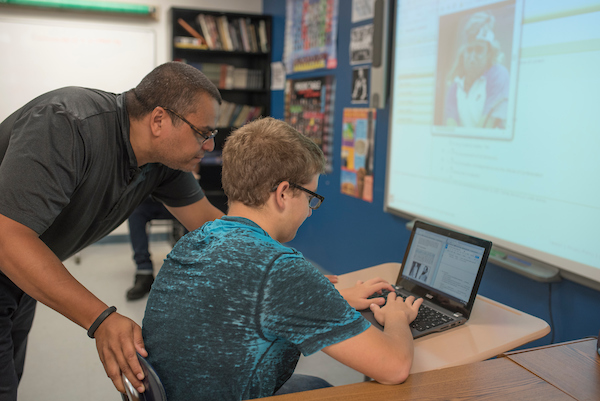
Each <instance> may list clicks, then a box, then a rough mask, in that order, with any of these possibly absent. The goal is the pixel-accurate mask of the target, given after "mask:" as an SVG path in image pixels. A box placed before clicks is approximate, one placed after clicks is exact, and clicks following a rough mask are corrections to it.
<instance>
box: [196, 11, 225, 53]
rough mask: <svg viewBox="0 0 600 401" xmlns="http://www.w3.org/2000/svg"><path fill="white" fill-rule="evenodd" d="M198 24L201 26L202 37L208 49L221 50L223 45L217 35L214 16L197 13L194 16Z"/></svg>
mask: <svg viewBox="0 0 600 401" xmlns="http://www.w3.org/2000/svg"><path fill="white" fill-rule="evenodd" d="M196 20H197V21H198V24H199V25H200V26H201V27H202V32H203V33H204V38H205V39H206V43H207V44H208V47H209V48H210V50H222V49H223V45H222V42H221V38H220V36H219V30H218V28H217V23H216V20H215V17H213V16H212V15H208V14H198V15H197V16H196Z"/></svg>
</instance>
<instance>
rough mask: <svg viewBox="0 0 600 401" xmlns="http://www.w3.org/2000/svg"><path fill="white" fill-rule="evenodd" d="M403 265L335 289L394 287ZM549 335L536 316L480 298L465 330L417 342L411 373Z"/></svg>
mask: <svg viewBox="0 0 600 401" xmlns="http://www.w3.org/2000/svg"><path fill="white" fill-rule="evenodd" d="M400 266H401V264H400V263H384V264H381V265H377V266H373V267H369V268H366V269H362V270H357V271H355V272H351V273H347V274H343V275H340V276H339V281H338V283H337V284H336V288H339V289H341V288H347V287H352V286H354V285H355V284H356V281H357V280H362V281H365V280H368V279H370V278H374V277H381V278H383V279H385V280H387V281H389V282H390V283H395V282H396V279H397V277H398V272H399V271H400ZM549 332H550V326H548V323H546V322H545V321H543V320H542V319H539V318H537V317H535V316H531V315H528V314H527V313H523V312H520V311H518V310H516V309H513V308H511V307H508V306H506V305H503V304H501V303H499V302H496V301H492V300H491V299H489V298H486V297H484V296H481V295H478V296H477V299H476V300H475V304H474V305H473V312H472V314H471V317H470V319H469V320H468V321H467V323H465V324H464V325H462V326H459V327H455V328H453V329H450V330H448V331H444V332H442V333H436V334H430V335H428V336H425V337H421V338H418V339H416V340H415V356H414V361H413V366H412V369H411V371H410V372H411V373H418V372H425V371H429V370H435V369H441V368H447V367H450V366H457V365H465V364H468V363H473V362H479V361H483V360H486V359H489V358H492V357H495V356H497V355H500V354H502V353H504V352H507V351H510V350H512V349H514V348H516V347H520V346H521V345H524V344H527V343H528V342H531V341H534V340H537V339H538V338H541V337H543V336H545V335H546V334H548V333H549Z"/></svg>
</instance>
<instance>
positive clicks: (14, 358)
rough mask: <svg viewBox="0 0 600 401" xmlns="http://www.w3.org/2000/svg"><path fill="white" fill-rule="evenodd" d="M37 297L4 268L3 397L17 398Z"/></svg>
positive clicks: (0, 280)
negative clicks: (11, 279)
mask: <svg viewBox="0 0 600 401" xmlns="http://www.w3.org/2000/svg"><path fill="white" fill-rule="evenodd" d="M36 303H37V302H36V300H35V299H33V298H31V297H30V296H29V295H27V294H25V293H24V292H23V291H22V290H21V289H20V288H19V287H17V286H16V285H15V284H14V283H13V282H12V281H10V279H9V278H8V277H6V276H5V275H4V274H3V273H1V272H0V401H16V400H17V386H18V385H19V381H20V380H21V376H22V375H23V365H24V364H25V351H26V349H27V336H28V335H29V330H30V329H31V325H32V323H33V316H34V314H35V305H36Z"/></svg>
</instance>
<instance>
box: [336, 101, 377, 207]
mask: <svg viewBox="0 0 600 401" xmlns="http://www.w3.org/2000/svg"><path fill="white" fill-rule="evenodd" d="M376 120H377V109H366V108H361V109H359V108H346V109H344V117H343V120H342V171H341V180H340V182H341V192H342V193H343V194H346V195H350V196H353V197H355V198H359V199H362V200H365V201H367V202H373V165H374V163H373V162H374V160H373V158H374V154H375V121H376Z"/></svg>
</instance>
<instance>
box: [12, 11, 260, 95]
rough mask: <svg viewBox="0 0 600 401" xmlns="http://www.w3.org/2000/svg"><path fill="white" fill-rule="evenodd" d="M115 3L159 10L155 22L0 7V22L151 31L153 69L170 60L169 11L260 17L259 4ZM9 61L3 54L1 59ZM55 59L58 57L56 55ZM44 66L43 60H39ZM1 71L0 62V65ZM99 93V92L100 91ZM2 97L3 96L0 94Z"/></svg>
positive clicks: (126, 17) (86, 13)
mask: <svg viewBox="0 0 600 401" xmlns="http://www.w3.org/2000/svg"><path fill="white" fill-rule="evenodd" d="M113 1H114V2H116V3H137V4H145V5H152V6H157V7H158V12H157V19H156V20H154V19H150V18H145V17H137V16H127V15H118V14H108V13H98V12H83V11H61V10H51V9H43V8H38V7H15V6H8V5H4V4H0V6H1V7H0V18H1V19H2V20H4V21H16V22H24V21H26V22H28V23H36V22H39V23H47V22H51V23H53V24H59V25H67V26H77V25H80V26H86V25H94V26H96V25H97V26H99V27H102V26H103V25H105V26H107V27H111V28H114V27H117V28H123V29H150V30H153V31H154V32H155V35H156V65H159V64H162V63H164V62H166V61H169V60H170V57H171V52H170V47H171V38H170V36H171V26H170V23H171V22H170V16H169V10H170V9H171V7H179V8H192V9H206V10H215V11H226V12H240V13H254V14H261V13H262V10H263V7H262V3H263V2H262V0H217V1H215V0H178V1H176V2H173V1H169V0H126V1H119V0H113ZM4 57H10V55H5V54H2V55H0V59H1V58H4ZM56 57H60V55H59V54H57V55H56ZM40 63H43V60H40ZM0 68H1V62H0ZM99 89H102V88H99ZM0 95H1V96H5V95H6V94H0Z"/></svg>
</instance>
